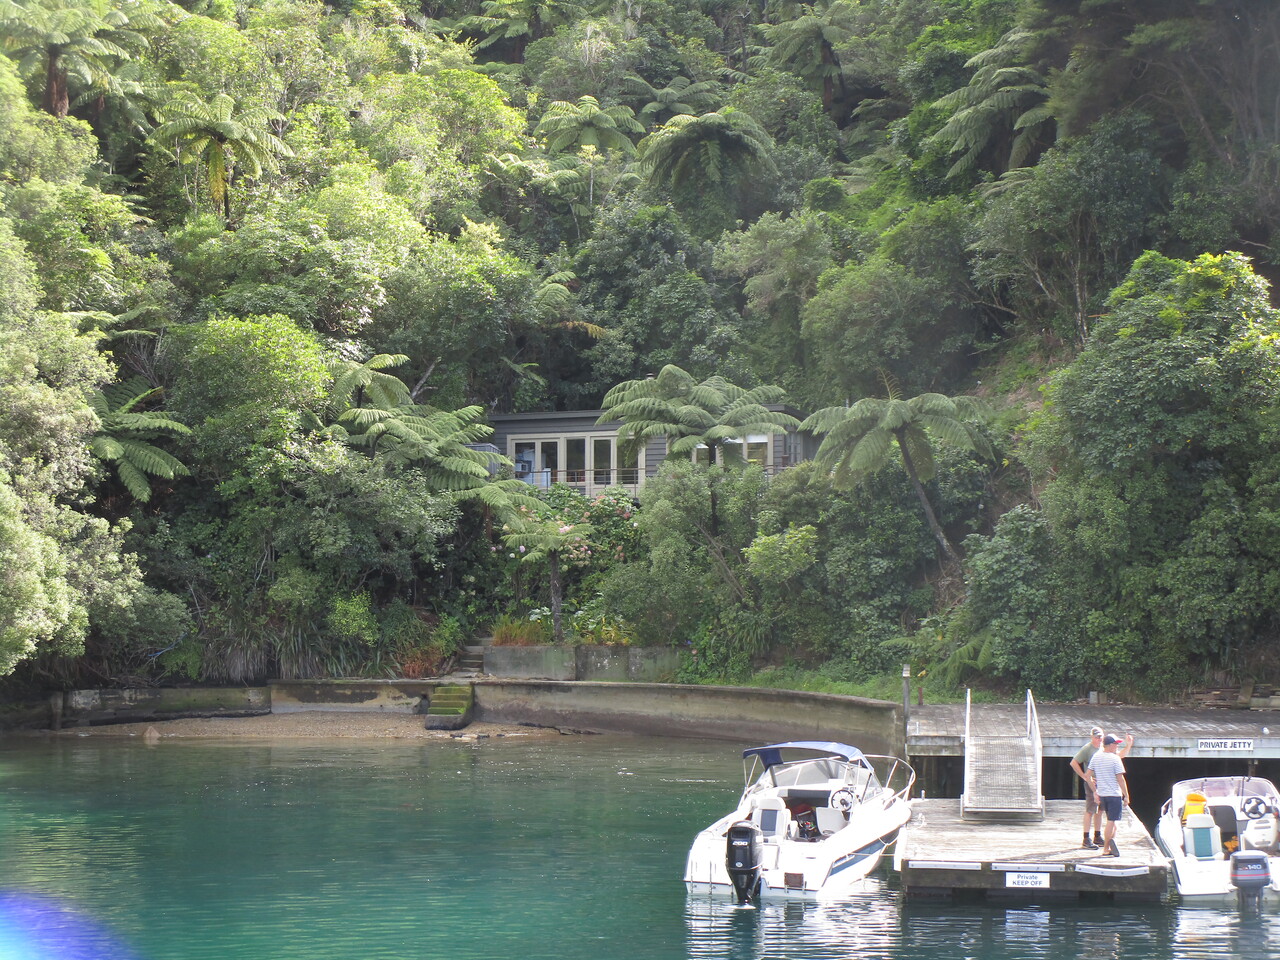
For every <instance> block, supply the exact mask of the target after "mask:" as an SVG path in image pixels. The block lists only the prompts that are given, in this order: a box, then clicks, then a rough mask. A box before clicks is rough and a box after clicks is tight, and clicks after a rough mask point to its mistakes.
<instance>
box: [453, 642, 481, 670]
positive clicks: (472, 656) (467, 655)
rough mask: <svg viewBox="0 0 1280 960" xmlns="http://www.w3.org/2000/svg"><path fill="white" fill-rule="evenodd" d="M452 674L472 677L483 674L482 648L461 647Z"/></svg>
mask: <svg viewBox="0 0 1280 960" xmlns="http://www.w3.org/2000/svg"><path fill="white" fill-rule="evenodd" d="M454 672H455V673H469V674H473V675H479V674H482V673H484V647H482V646H468V647H463V648H462V650H461V652H460V654H459V656H458V662H457V665H456V666H455V667H454Z"/></svg>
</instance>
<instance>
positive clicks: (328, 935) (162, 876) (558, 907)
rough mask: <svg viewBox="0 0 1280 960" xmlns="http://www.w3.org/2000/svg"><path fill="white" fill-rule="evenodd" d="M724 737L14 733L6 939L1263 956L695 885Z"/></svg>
mask: <svg viewBox="0 0 1280 960" xmlns="http://www.w3.org/2000/svg"><path fill="white" fill-rule="evenodd" d="M740 777H741V767H740V764H739V762H738V760H737V757H736V751H735V749H734V748H733V746H732V745H726V744H724V743H704V742H698V741H680V740H654V739H643V738H622V737H559V738H555V739H551V740H536V741H531V740H519V739H515V738H505V739H496V738H495V739H491V740H480V741H473V742H459V741H448V742H436V741H432V742H417V743H414V744H407V743H401V744H396V743H385V742H376V743H375V742H370V741H326V742H324V743H317V742H315V741H301V742H298V741H294V742H286V741H278V742H270V743H257V744H246V743H244V742H235V743H230V742H194V743H193V742H184V743H177V742H174V741H162V742H161V743H160V744H158V745H156V746H154V747H148V746H146V745H145V744H143V743H141V742H139V741H134V740H130V741H108V740H100V739H96V738H70V739H60V740H57V741H52V742H50V741H44V740H17V739H14V740H7V741H0V960H206V958H208V960H214V958H216V960H294V958H299V960H301V958H305V960H410V958H413V960H418V958H423V960H435V958H440V960H446V958H448V960H455V958H456V960H468V958H485V960H492V958H506V957H512V958H515V957H519V958H521V960H541V958H547V960H551V958H555V960H578V958H582V960H587V958H590V960H597V958H610V960H623V958H643V960H668V958H735V960H736V958H743V960H746V958H752V960H762V958H778V960H782V958H786V960H814V958H890V957H891V958H917V957H918V958H922V960H923V958H930V960H934V958H940V957H948V958H949V957H972V958H983V960H987V958H990V960H1005V958H1009V960H1013V958H1033V957H1043V958H1050V960H1059V958H1061V960H1067V958H1071V960H1079V958H1103V957H1105V958H1115V960H1129V958H1133V960H1139V958H1142V960H1146V958H1174V960H1191V958H1207V957H1214V958H1221V957H1223V956H1235V957H1242V958H1255V957H1256V958H1259V960H1260V958H1263V957H1270V956H1271V954H1272V953H1273V952H1274V951H1273V950H1272V949H1271V945H1272V944H1273V943H1275V944H1280V915H1271V914H1268V915H1266V916H1263V917H1262V918H1259V919H1252V920H1241V919H1239V918H1237V917H1235V916H1234V914H1233V913H1231V912H1219V911H1212V910H1204V909H1195V910H1179V909H1177V908H1174V907H1168V906H1162V905H1144V906H1131V907H1124V906H1112V905H1109V904H1105V905H1097V904H1095V905H1088V906H1082V905H1076V904H1071V905H1057V906H1053V907H1050V908H1041V907H1039V906H1036V905H1025V904H1024V905H1016V906H1000V905H976V906H974V905H949V904H940V905H928V904H925V905H920V904H915V903H908V904H903V903H902V902H901V901H900V898H899V896H898V894H897V893H896V891H895V890H894V886H893V881H892V878H891V877H885V876H877V877H872V878H870V879H868V880H867V881H866V883H865V886H864V889H863V890H862V891H861V892H860V893H859V894H858V895H857V896H856V897H855V898H854V899H853V900H851V901H850V902H848V903H844V904H841V905H839V906H825V907H814V906H806V905H803V904H779V905H776V906H767V907H766V908H764V909H763V910H760V911H755V910H750V909H737V908H734V907H733V906H732V905H730V904H727V903H724V902H722V901H713V900H707V899H700V898H694V899H690V898H687V897H686V896H685V893H684V890H683V887H682V886H681V884H680V872H681V869H682V867H683V862H684V855H685V852H686V850H687V847H688V843H689V841H690V839H691V838H692V836H693V834H694V833H695V832H696V830H697V829H698V828H699V827H701V826H703V825H705V824H706V823H707V822H709V821H710V820H712V819H714V818H715V817H716V816H718V815H720V814H721V813H723V812H724V811H725V810H726V809H728V808H729V806H730V805H731V804H732V803H733V801H734V800H735V799H736V797H737V792H738V788H739V785H740Z"/></svg>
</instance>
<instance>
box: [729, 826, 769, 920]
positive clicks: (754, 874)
mask: <svg viewBox="0 0 1280 960" xmlns="http://www.w3.org/2000/svg"><path fill="white" fill-rule="evenodd" d="M762 848H763V841H762V840H761V838H760V828H759V827H757V826H756V825H755V824H754V823H752V822H751V821H750V820H739V821H738V822H737V823H735V824H734V825H733V826H731V827H730V828H729V841H728V843H727V844H726V846H725V857H724V865H725V868H726V869H727V870H728V871H729V880H730V881H731V882H732V883H733V889H734V892H735V893H736V894H737V895H738V903H751V902H753V901H754V900H755V898H756V897H757V896H758V895H759V893H760V870H761V869H762V864H761V863H760V859H761V850H762Z"/></svg>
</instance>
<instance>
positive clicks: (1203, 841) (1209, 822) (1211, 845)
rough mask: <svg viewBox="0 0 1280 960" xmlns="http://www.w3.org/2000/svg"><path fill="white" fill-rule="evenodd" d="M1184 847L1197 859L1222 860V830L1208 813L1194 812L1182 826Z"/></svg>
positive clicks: (1189, 855)
mask: <svg viewBox="0 0 1280 960" xmlns="http://www.w3.org/2000/svg"><path fill="white" fill-rule="evenodd" d="M1182 847H1183V849H1184V850H1186V851H1187V856H1188V857H1195V859H1197V860H1221V859H1223V855H1222V831H1221V829H1219V827H1218V825H1217V824H1216V823H1214V822H1213V817H1212V816H1211V815H1209V814H1207V813H1193V814H1191V816H1189V817H1187V825H1186V826H1185V827H1183V828H1182Z"/></svg>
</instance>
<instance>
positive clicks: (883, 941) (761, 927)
mask: <svg viewBox="0 0 1280 960" xmlns="http://www.w3.org/2000/svg"><path fill="white" fill-rule="evenodd" d="M866 883H867V888H866V889H865V890H864V891H863V892H862V893H861V894H860V895H859V896H857V897H855V898H853V899H852V900H850V901H849V902H848V903H842V904H806V903H800V902H789V903H771V904H765V905H764V906H763V907H762V908H760V909H753V908H750V907H745V908H743V907H737V906H735V905H734V904H733V903H732V902H731V901H729V900H727V899H723V898H717V899H712V898H702V897H690V898H688V900H687V903H686V917H685V919H686V930H687V941H686V946H687V953H688V956H689V958H690V960H773V958H777V960H782V958H787V960H797V958H806V960H828V958H832V960H834V958H847V960H853V958H867V960H872V958H874V960H883V958H886V957H892V958H894V960H936V958H938V957H948V958H950V957H956V958H964V960H1041V958H1043V960H1150V958H1170V960H1210V958H1213V960H1222V958H1224V957H1232V958H1239V960H1270V958H1271V957H1273V956H1274V954H1275V949H1274V946H1273V945H1274V944H1276V943H1280V911H1276V910H1274V909H1273V912H1271V913H1264V914H1263V915H1262V916H1261V917H1241V916H1238V915H1237V914H1236V913H1234V912H1233V911H1230V910H1217V909H1205V908H1180V907H1178V906H1175V905H1170V904H1141V905H1116V904H1112V903H1109V902H1106V901H1099V902H1097V903H1076V902H1070V903H1065V902H1064V903H1053V904H1044V905H1041V904H1003V905H1002V904H999V903H989V902H978V903H953V902H936V903H930V902H918V901H904V900H903V899H902V897H901V895H900V894H899V893H898V891H897V890H896V889H895V888H894V885H893V884H892V882H891V881H890V880H889V879H887V878H885V877H882V876H875V877H870V878H868V880H867V881H866Z"/></svg>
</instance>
